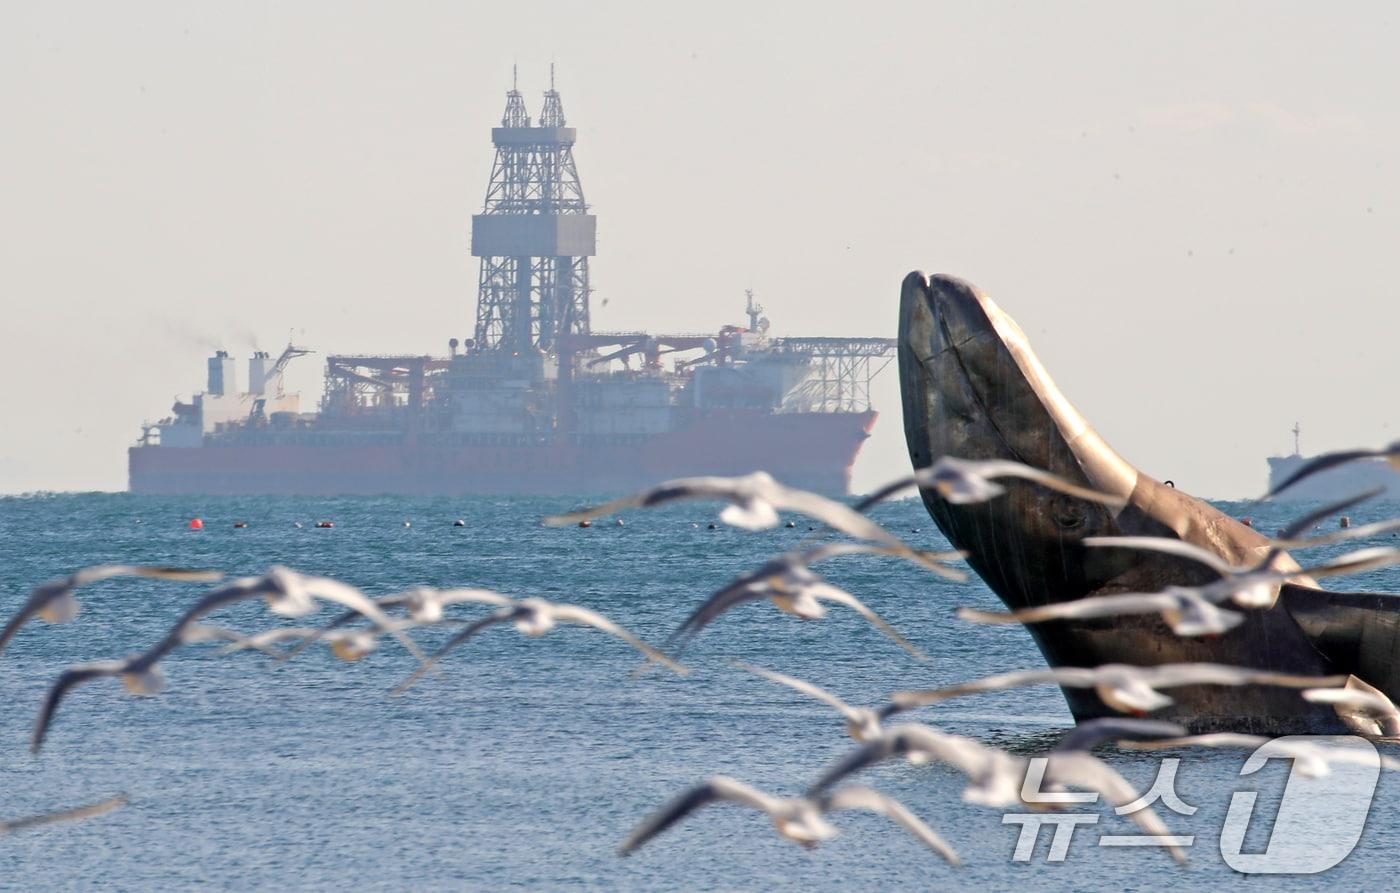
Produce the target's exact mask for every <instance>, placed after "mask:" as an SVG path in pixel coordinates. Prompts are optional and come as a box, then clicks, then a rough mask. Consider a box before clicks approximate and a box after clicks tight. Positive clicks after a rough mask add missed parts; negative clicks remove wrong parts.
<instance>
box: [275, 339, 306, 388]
mask: <svg viewBox="0 0 1400 893" xmlns="http://www.w3.org/2000/svg"><path fill="white" fill-rule="evenodd" d="M310 353H315V351H312V350H310V349H308V348H305V347H297V346H296V345H294V344H292V343H291V342H290V341H289V342H287V348H286V349H285V350H283V351H282V355H281V356H280V357H278V358H277V362H275V363H273V364H272V368H271V369H269V370H268V372H267V377H266V380H267V381H275V382H277V396H279V397H281V396H283V392H282V373H283V372H285V371H286V370H287V364H288V363H290V362H291V361H292V360H295V359H296V358H297V357H304V356H306V355H307V354H310Z"/></svg>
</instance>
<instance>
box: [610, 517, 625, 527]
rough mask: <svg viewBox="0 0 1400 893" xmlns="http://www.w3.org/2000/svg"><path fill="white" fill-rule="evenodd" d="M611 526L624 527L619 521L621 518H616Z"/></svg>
mask: <svg viewBox="0 0 1400 893" xmlns="http://www.w3.org/2000/svg"><path fill="white" fill-rule="evenodd" d="M613 526H614V527H623V526H625V525H624V524H623V523H622V519H621V518H618V519H617V520H616V521H614V522H613Z"/></svg>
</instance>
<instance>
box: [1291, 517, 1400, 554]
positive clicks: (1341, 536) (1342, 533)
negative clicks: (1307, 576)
mask: <svg viewBox="0 0 1400 893" xmlns="http://www.w3.org/2000/svg"><path fill="white" fill-rule="evenodd" d="M1397 530H1400V518H1391V519H1390V520H1389V521H1377V522H1375V523H1374V524H1362V525H1361V526H1360V527H1343V528H1342V529H1340V530H1335V531H1333V532H1332V533H1326V534H1323V535H1322V536H1310V537H1303V538H1299V539H1287V540H1286V539H1283V538H1282V537H1280V538H1279V539H1276V540H1274V547H1275V548H1277V549H1311V548H1313V547H1314V546H1329V545H1331V544H1332V543H1345V542H1348V541H1350V540H1365V539H1370V538H1371V537H1373V536H1381V535H1383V534H1387V533H1394V532H1395V531H1397Z"/></svg>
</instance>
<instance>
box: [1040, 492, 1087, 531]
mask: <svg viewBox="0 0 1400 893" xmlns="http://www.w3.org/2000/svg"><path fill="white" fill-rule="evenodd" d="M1050 517H1051V518H1053V519H1054V521H1055V526H1057V527H1059V528H1060V529H1061V530H1064V531H1067V532H1074V531H1076V530H1082V529H1084V526H1085V524H1087V523H1088V520H1089V513H1088V512H1087V511H1086V509H1085V506H1084V503H1083V502H1081V501H1079V500H1078V499H1073V498H1071V497H1069V496H1064V495H1060V496H1056V497H1055V500H1054V501H1053V502H1051V503H1050Z"/></svg>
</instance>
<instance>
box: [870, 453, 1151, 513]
mask: <svg viewBox="0 0 1400 893" xmlns="http://www.w3.org/2000/svg"><path fill="white" fill-rule="evenodd" d="M997 478H1020V479H1022V480H1027V481H1031V482H1033V483H1036V484H1039V485H1041V486H1042V487H1048V488H1049V489H1051V490H1056V491H1058V492H1060V493H1064V494H1066V495H1068V496H1074V497H1076V498H1079V499H1085V500H1088V501H1090V502H1099V503H1103V504H1104V505H1108V506H1112V507H1114V508H1121V507H1122V506H1124V505H1127V500H1126V499H1124V498H1123V497H1121V496H1113V495H1111V494H1108V493H1100V492H1099V491H1097V490H1091V489H1089V488H1087V487H1081V486H1079V485H1078V484H1074V483H1071V482H1070V481H1067V480H1065V479H1064V478H1062V477H1060V476H1058V475H1054V474H1051V473H1050V472H1048V471H1041V470H1040V469H1039V468H1032V467H1031V466H1029V465H1025V464H1022V463H1020V462H1012V461H1011V460H1009V459H980V460H979V459H958V458H955V457H953V456H943V457H941V458H939V459H938V460H936V461H935V462H934V463H933V464H932V465H930V466H928V467H927V468H920V469H918V470H916V471H915V472H914V473H913V474H912V475H910V476H908V477H902V478H899V479H898V480H895V481H892V482H890V483H888V484H886V485H884V486H883V487H881V488H880V489H878V490H876V491H875V492H873V493H871V494H870V495H869V496H866V497H865V498H864V499H862V500H861V501H860V502H858V503H856V505H855V509H856V511H862V512H863V511H865V510H866V509H868V508H870V507H871V506H873V505H875V504H876V503H878V502H883V501H884V500H886V499H889V498H891V497H892V496H894V495H895V494H897V493H902V492H903V491H905V490H908V489H909V488H911V487H915V486H917V487H923V488H925V489H928V490H932V491H933V492H934V493H936V494H938V498H939V499H942V500H943V501H944V502H947V503H950V504H952V505H970V504H972V503H978V502H986V501H988V500H990V499H994V498H996V497H998V496H1000V495H1001V494H1003V493H1005V492H1006V488H1005V487H1003V486H1001V485H1000V484H998V483H995V479H997Z"/></svg>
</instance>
